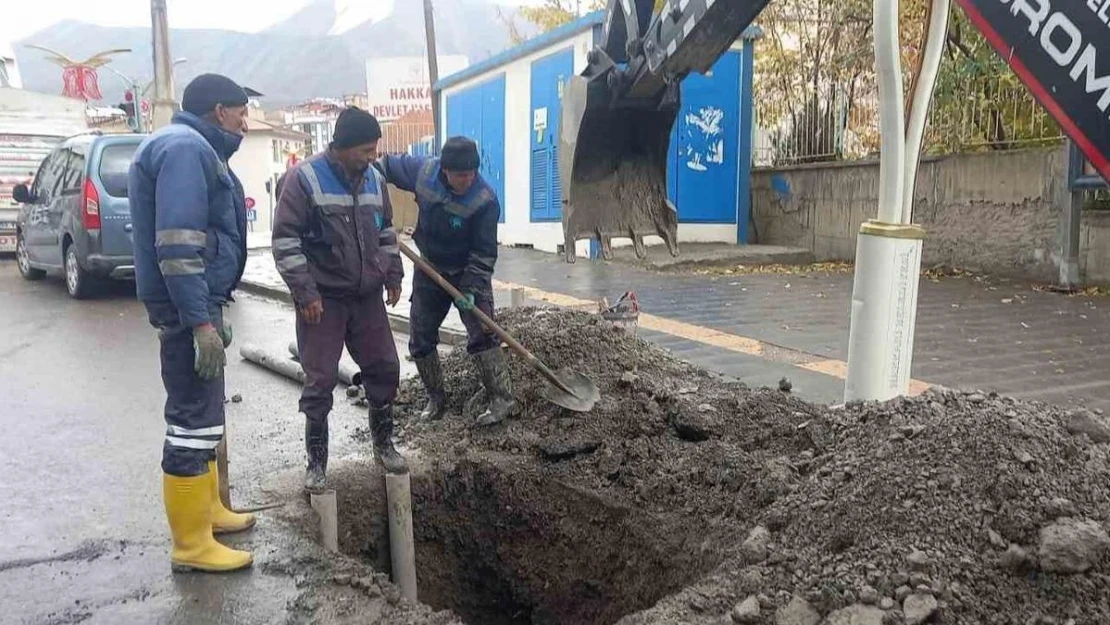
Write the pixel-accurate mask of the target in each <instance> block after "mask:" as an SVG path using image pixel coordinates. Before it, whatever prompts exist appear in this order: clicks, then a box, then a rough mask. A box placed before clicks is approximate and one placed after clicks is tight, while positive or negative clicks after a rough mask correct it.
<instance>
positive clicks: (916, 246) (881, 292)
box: [844, 232, 922, 402]
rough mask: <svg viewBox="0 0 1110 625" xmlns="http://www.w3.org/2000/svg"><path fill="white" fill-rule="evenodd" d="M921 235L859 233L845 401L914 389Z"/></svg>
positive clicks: (884, 396)
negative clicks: (912, 369)
mask: <svg viewBox="0 0 1110 625" xmlns="http://www.w3.org/2000/svg"><path fill="white" fill-rule="evenodd" d="M921 246H922V241H921V239H907V238H898V237H891V236H876V235H874V234H866V233H862V232H861V233H860V235H859V238H858V239H856V276H855V280H854V284H853V287H852V309H851V322H850V323H851V327H850V330H849V334H848V375H847V376H846V377H845V380H844V401H846V402H849V401H857V400H865V401H866V400H877V401H885V400H887V399H890V398H892V397H897V396H899V395H905V394H907V393H908V392H909V388H910V368H911V365H912V364H913V342H914V329H915V328H916V325H917V289H918V283H919V282H920V278H919V274H920V272H921Z"/></svg>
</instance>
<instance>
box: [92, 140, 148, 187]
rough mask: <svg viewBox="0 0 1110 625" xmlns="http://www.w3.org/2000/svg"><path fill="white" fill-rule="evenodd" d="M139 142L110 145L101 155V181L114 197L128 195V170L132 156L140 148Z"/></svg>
mask: <svg viewBox="0 0 1110 625" xmlns="http://www.w3.org/2000/svg"><path fill="white" fill-rule="evenodd" d="M138 147H139V144H137V143H121V144H117V145H109V146H108V147H106V148H104V151H103V152H101V155H100V171H99V176H100V182H101V184H103V185H104V190H105V191H107V192H108V195H110V196H112V197H127V171H128V170H129V169H131V157H132V156H134V154H135V150H136V149H138Z"/></svg>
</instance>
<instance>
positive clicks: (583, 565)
mask: <svg viewBox="0 0 1110 625" xmlns="http://www.w3.org/2000/svg"><path fill="white" fill-rule="evenodd" d="M344 469H345V470H340V471H336V472H333V474H332V475H330V476H329V480H330V481H331V482H332V483H333V484H334V488H335V489H336V491H337V496H338V497H339V511H340V521H339V522H340V541H341V544H340V548H341V550H343V551H344V552H345V553H347V554H349V555H355V556H358V557H362V558H366V559H369V560H370V562H371V564H373V565H374V566H375V568H377V569H378V570H381V571H383V572H388V570H389V552H388V542H387V540H388V530H387V526H386V517H385V506H384V498H385V494H384V487H382V486H381V485H380V482H379V481H378V480H377V479H374V480H368V479H366V476H367V475H368V473H369V471H368V470H367V468H366V467H365V466H348V467H345V468H344ZM371 482H373V484H371ZM412 498H413V502H412V503H413V523H414V527H413V531H414V536H415V540H416V564H417V577H418V584H419V595H420V600H421V601H422V602H423V603H426V604H428V605H431V606H432V607H434V608H436V609H449V610H452V611H454V612H455V613H456V614H458V615H459V616H460V617H461V618H462V619H464V620H465V621H466V622H467V623H471V624H474V625H477V624H479V623H481V624H483V625H510V624H511V625H517V624H525V623H535V624H545V625H547V624H551V625H557V624H568V625H569V624H572V623H573V624H575V625H604V624H608V623H614V622H616V621H618V620H619V619H620V618H621V617H623V616H625V615H627V614H631V613H635V612H638V611H640V610H643V609H646V608H648V607H650V606H652V605H654V604H655V603H656V602H657V601H658V600H659V599H661V598H663V597H664V596H666V595H668V594H671V593H673V592H675V591H677V590H679V589H681V588H683V587H685V586H687V585H689V584H691V583H693V582H694V581H696V580H697V579H699V578H701V577H702V576H703V575H704V574H705V573H707V572H708V571H709V570H710V569H712V568H714V567H715V566H716V565H717V564H718V563H719V562H720V561H721V559H722V558H723V555H724V554H723V553H722V550H721V549H719V548H717V545H719V544H720V542H719V541H718V540H715V537H714V536H713V533H712V532H710V531H709V530H708V529H707V528H706V527H703V526H701V524H699V523H696V522H691V520H690V519H689V518H683V517H682V516H681V515H679V514H676V515H674V516H673V517H672V516H658V515H649V514H645V513H643V512H642V511H637V510H632V509H629V508H627V507H623V506H618V505H614V504H612V503H610V502H607V501H606V500H605V498H604V496H600V495H598V494H596V493H594V492H589V491H585V490H582V489H579V488H575V487H572V486H569V485H568V484H565V483H563V482H561V481H559V480H557V479H552V478H548V477H543V476H540V475H538V474H537V473H536V472H535V471H534V470H532V469H531V467H529V466H528V465H527V463H526V462H522V461H521V459H519V458H514V457H511V456H508V457H502V458H501V459H498V460H496V461H492V460H490V459H489V458H486V459H483V460H473V459H467V460H461V461H459V462H456V463H452V464H450V465H439V466H434V467H432V468H430V469H426V470H418V471H414V473H413V475H412Z"/></svg>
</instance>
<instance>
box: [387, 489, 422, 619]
mask: <svg viewBox="0 0 1110 625" xmlns="http://www.w3.org/2000/svg"><path fill="white" fill-rule="evenodd" d="M385 493H386V505H387V506H388V507H389V553H390V556H391V558H392V563H393V583H394V584H397V586H398V587H399V588H400V589H401V596H402V597H404V598H406V599H408V600H410V601H416V547H415V545H414V543H413V538H412V491H411V490H410V487H409V474H408V473H399V474H395V473H386V474H385Z"/></svg>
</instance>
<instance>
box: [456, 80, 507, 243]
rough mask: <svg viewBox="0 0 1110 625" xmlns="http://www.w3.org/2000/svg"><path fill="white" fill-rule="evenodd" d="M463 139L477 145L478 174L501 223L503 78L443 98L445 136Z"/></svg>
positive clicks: (503, 144) (503, 131) (503, 143)
mask: <svg viewBox="0 0 1110 625" xmlns="http://www.w3.org/2000/svg"><path fill="white" fill-rule="evenodd" d="M459 135H462V136H466V137H470V138H471V139H473V140H474V142H475V143H477V144H478V152H479V154H480V155H481V158H482V165H481V169H480V172H481V174H482V177H483V178H485V179H486V182H488V183H489V184H490V186H492V187H493V189H494V191H496V192H497V198H498V200H499V201H500V202H501V204H502V207H501V215H500V217H499V221H500V222H501V223H504V222H505V207H504V202H505V76H504V74H502V75H500V76H498V77H497V78H494V79H492V80H488V81H486V82H483V83H481V84H478V85H474V86H473V87H470V88H467V89H464V90H462V91H459V92H458V93H455V94H452V95H450V96H448V97H447V136H448V137H454V136H459Z"/></svg>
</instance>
